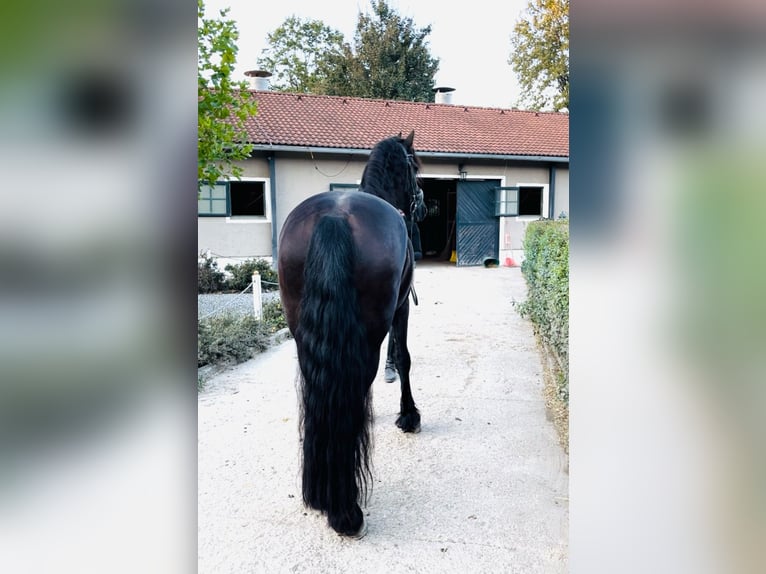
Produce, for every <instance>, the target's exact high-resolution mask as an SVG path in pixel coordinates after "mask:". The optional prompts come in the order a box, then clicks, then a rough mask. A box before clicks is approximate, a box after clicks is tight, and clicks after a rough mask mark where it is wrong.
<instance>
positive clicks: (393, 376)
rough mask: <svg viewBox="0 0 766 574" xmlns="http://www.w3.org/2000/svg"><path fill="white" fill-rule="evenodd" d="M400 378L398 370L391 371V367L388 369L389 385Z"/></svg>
mask: <svg viewBox="0 0 766 574" xmlns="http://www.w3.org/2000/svg"><path fill="white" fill-rule="evenodd" d="M398 376H399V374H398V373H397V372H396V369H391V368H389V367H386V382H387V383H393V382H395V381H396V378H397V377H398Z"/></svg>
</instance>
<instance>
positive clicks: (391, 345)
mask: <svg viewBox="0 0 766 574" xmlns="http://www.w3.org/2000/svg"><path fill="white" fill-rule="evenodd" d="M398 376H399V373H398V372H397V371H396V341H395V338H394V330H393V329H391V331H390V332H389V333H388V351H387V352H386V370H385V381H386V382H387V383H393V382H395V381H396V378H397V377H398Z"/></svg>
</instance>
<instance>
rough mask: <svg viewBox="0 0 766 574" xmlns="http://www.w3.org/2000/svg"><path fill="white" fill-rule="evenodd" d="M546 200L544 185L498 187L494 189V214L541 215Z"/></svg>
mask: <svg viewBox="0 0 766 574" xmlns="http://www.w3.org/2000/svg"><path fill="white" fill-rule="evenodd" d="M546 201H547V198H546V194H545V193H544V186H532V185H520V186H518V187H498V188H496V189H495V215H496V216H516V215H533V216H537V217H542V216H543V210H544V209H545V202H546Z"/></svg>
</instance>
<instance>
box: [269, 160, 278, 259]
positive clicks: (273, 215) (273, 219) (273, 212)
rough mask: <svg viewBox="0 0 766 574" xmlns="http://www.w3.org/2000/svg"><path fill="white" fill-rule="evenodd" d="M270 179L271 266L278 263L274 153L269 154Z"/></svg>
mask: <svg viewBox="0 0 766 574" xmlns="http://www.w3.org/2000/svg"><path fill="white" fill-rule="evenodd" d="M267 159H268V161H269V181H270V182H271V185H270V188H271V189H270V190H269V191H270V196H271V266H272V267H273V268H274V269H276V265H277V166H276V163H277V162H276V158H275V157H274V154H273V153H272V154H269V156H268V158H267Z"/></svg>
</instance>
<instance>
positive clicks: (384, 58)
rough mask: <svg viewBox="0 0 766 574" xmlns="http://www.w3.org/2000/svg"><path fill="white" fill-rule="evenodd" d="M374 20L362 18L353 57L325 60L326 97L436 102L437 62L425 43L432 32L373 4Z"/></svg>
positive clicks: (377, 1)
mask: <svg viewBox="0 0 766 574" xmlns="http://www.w3.org/2000/svg"><path fill="white" fill-rule="evenodd" d="M371 7H372V14H371V15H367V14H363V13H361V12H360V13H359V18H358V20H357V25H356V33H355V36H354V51H352V50H351V48H350V47H349V46H345V48H344V54H343V55H342V56H334V55H332V56H331V57H329V58H328V59H327V62H328V68H327V71H326V82H325V86H324V93H327V94H330V95H338V96H358V97H364V98H384V99H392V100H407V101H415V102H432V101H434V94H433V92H432V88H433V85H434V76H435V75H436V72H437V71H438V69H439V60H438V59H437V58H432V57H431V53H430V50H429V48H428V41H427V37H428V35H429V34H430V33H431V27H430V26H426V27H425V28H420V29H417V28H415V25H414V23H413V21H412V18H403V17H401V16H399V15H398V14H397V13H396V11H395V10H393V9H392V8H390V7H389V6H388V4H387V3H386V1H385V0H371Z"/></svg>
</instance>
